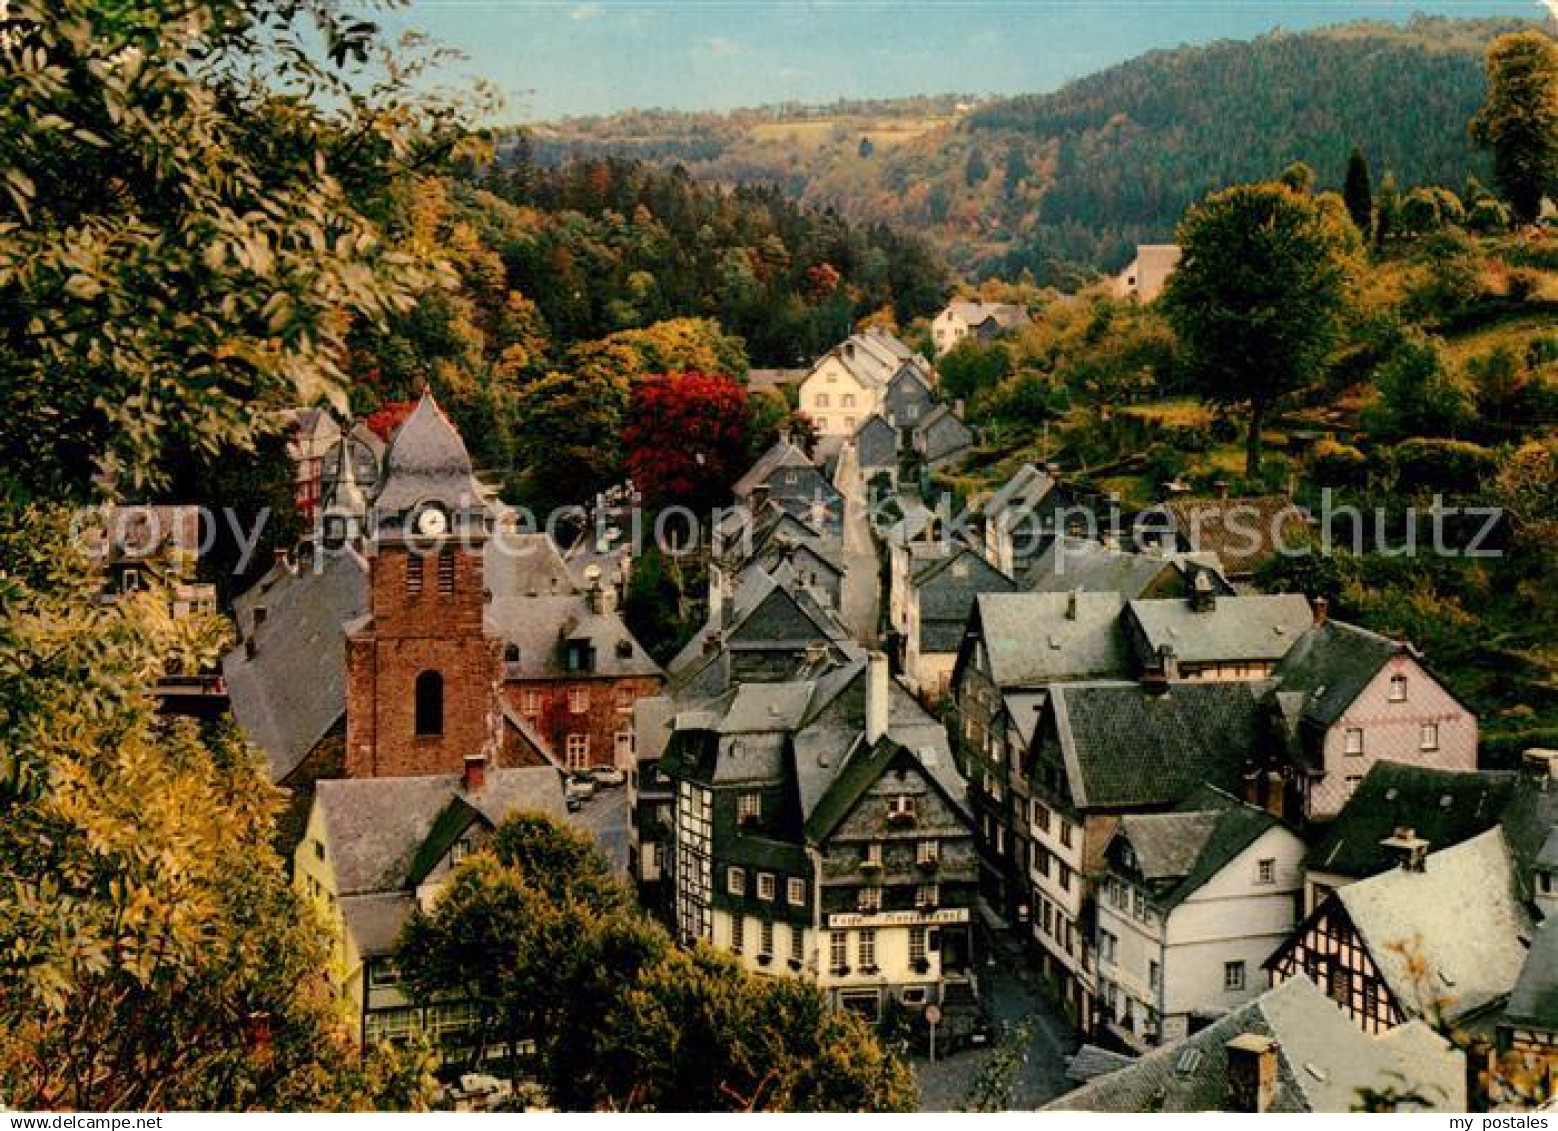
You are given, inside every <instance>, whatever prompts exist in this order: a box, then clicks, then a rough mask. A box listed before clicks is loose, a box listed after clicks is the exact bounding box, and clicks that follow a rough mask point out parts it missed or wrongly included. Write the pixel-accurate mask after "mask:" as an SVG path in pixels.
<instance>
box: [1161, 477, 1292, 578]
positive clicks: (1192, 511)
mask: <svg viewBox="0 0 1558 1131" xmlns="http://www.w3.org/2000/svg"><path fill="white" fill-rule="evenodd" d="M1157 509H1160V510H1162V511H1164V512H1166V513H1167V514H1168V516H1169V517H1170V518H1171V519H1172V520H1173V524H1174V528H1175V530H1177V531H1178V533H1179V536H1180V537H1181V538H1183V539H1184V540H1185V542H1186V543H1187V544H1188V545H1189V546H1190V548H1191V549H1192V550H1200V551H1205V552H1210V553H1214V554H1216V555H1217V557H1218V559H1219V560H1220V561H1221V562H1222V563H1223V568H1224V569H1225V570H1227V572H1228V576H1229V577H1238V576H1242V575H1245V574H1248V573H1250V572H1251V571H1252V570H1254V569H1255V567H1256V566H1258V565H1259V564H1260V563H1262V562H1264V561H1266V560H1267V559H1269V558H1271V557H1273V556H1275V555H1276V554H1277V553H1278V552H1280V550H1281V549H1282V548H1283V547H1284V546H1285V547H1286V548H1288V549H1290V550H1296V549H1298V548H1299V547H1300V546H1302V545H1303V541H1302V539H1303V533H1304V530H1305V528H1306V527H1307V525H1308V518H1307V516H1306V515H1305V513H1304V511H1303V509H1302V508H1301V507H1299V506H1298V504H1297V503H1295V502H1293V500H1292V499H1290V498H1288V497H1287V496H1286V495H1260V496H1255V497H1251V498H1245V499H1191V498H1177V499H1169V500H1168V501H1167V502H1163V503H1160V504H1158V508H1157Z"/></svg>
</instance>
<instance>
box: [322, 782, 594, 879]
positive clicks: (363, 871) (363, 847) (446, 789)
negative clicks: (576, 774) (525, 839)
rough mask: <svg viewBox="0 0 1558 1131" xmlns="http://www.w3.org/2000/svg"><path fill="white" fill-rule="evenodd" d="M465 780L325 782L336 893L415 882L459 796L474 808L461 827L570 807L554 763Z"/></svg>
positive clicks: (556, 813) (563, 813)
mask: <svg viewBox="0 0 1558 1131" xmlns="http://www.w3.org/2000/svg"><path fill="white" fill-rule="evenodd" d="M461 781H462V779H461V775H459V774H438V775H433V776H428V777H393V778H346V779H340V780H325V781H321V782H319V783H318V784H317V787H316V792H315V795H314V804H315V805H317V806H319V808H320V816H321V817H322V819H323V822H324V828H325V836H326V837H327V838H328V846H327V851H328V853H329V859H330V862H331V864H332V866H333V868H334V872H335V880H336V893H337V895H338V896H341V897H346V896H352V895H363V894H374V893H383V892H396V891H403V890H405V889H406V888H408V887H409V886H411V885H412V884H414V883H415V880H413V879H412V871H413V863H414V862H416V860H417V857H418V853H419V851H420V850H421V849H422V847H423V845H424V844H425V843H426V842H427V841H428V839H429V837H430V836H432V834H433V833H434V831H435V827H437V826H438V824H439V819H440V817H442V816H444V814H445V811H446V810H448V809H449V807H450V804H451V802H454V801H456V800H459V801H460V802H461V804H462V805H463V806H465V807H466V809H467V810H468V813H466V818H467V819H466V820H465V822H464V823H463V824H462V825H461V828H462V829H463V828H464V827H467V826H468V825H469V823H470V820H473V819H475V818H476V817H477V815H480V816H481V817H482V818H484V819H485V820H487V821H489V822H491V823H492V824H493V825H497V824H499V823H500V822H501V821H502V820H503V819H504V818H505V817H509V816H512V815H513V814H515V813H542V814H546V815H547V816H551V817H556V818H559V819H566V817H567V814H568V808H567V805H566V804H565V803H564V799H563V783H562V776H561V775H560V774H559V773H558V772H557V771H556V770H555V769H552V768H551V767H549V766H536V767H526V768H522V769H493V768H489V769H488V770H487V772H486V782H485V784H484V785H483V787H482V788H481V789H480V790H478V791H475V792H470V793H467V792H465V791H463V789H462V787H461ZM456 812H464V811H462V810H456ZM447 823H448V819H447V818H446V819H445V824H446V825H447Z"/></svg>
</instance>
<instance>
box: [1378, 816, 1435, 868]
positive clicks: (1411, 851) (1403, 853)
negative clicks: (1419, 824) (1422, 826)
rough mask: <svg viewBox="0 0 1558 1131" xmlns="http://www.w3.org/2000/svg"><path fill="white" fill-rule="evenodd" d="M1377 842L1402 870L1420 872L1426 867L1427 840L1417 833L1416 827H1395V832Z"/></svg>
mask: <svg viewBox="0 0 1558 1131" xmlns="http://www.w3.org/2000/svg"><path fill="white" fill-rule="evenodd" d="M1379 843H1380V847H1381V848H1383V849H1385V850H1386V851H1387V852H1388V853H1389V854H1390V856H1391V858H1392V859H1393V860H1394V861H1395V862H1396V863H1397V864H1398V865H1400V867H1401V870H1402V871H1404V872H1421V871H1423V870H1424V868H1425V867H1426V862H1427V859H1428V842H1427V841H1426V840H1424V839H1423V838H1422V837H1420V836H1418V835H1417V830H1416V829H1410V828H1406V827H1404V826H1401V827H1397V829H1396V831H1395V832H1393V833H1392V834H1391V835H1390V836H1388V837H1386V838H1385V839H1384V840H1382V841H1380V842H1379Z"/></svg>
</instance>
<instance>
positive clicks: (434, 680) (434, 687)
mask: <svg viewBox="0 0 1558 1131" xmlns="http://www.w3.org/2000/svg"><path fill="white" fill-rule="evenodd" d="M415 696H416V717H417V718H416V724H417V734H419V735H422V736H424V737H432V736H434V735H440V734H443V733H444V677H443V676H441V675H439V674H438V673H437V672H423V673H422V674H421V675H419V676H417V682H416V691H415Z"/></svg>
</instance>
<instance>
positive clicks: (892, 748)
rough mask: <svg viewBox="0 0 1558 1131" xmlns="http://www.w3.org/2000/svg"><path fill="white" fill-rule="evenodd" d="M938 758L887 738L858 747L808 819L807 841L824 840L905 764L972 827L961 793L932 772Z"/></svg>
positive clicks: (965, 802)
mask: <svg viewBox="0 0 1558 1131" xmlns="http://www.w3.org/2000/svg"><path fill="white" fill-rule="evenodd" d="M939 757H940V756H939V755H937V754H935V753H929V754H927V755H923V756H922V755H917V754H915V753H914V751H912V750H910V749H909V748H908V747H905V746H902V745H900V744H898V743H897V742H894V741H893V740H892V739H890V738H883V739H881V740H880V741H879V742H877V744H876V745H875V746H873V747H870V748H867V747H865V746H861V747H858V748H857V749H856V750H855V752H854V753H853V754H851V755H850V757H849V759H848V760H847V761H846V762H845V763H844V767H843V769H842V770H841V771H840V772H839V774H838V776H837V777H835V778H834V779H833V783H832V785H830V786H829V787H828V789H827V792H826V793H824V794H823V795H822V797H821V799H820V800H819V801H818V802H817V804H816V806H815V807H814V808H813V809H812V811H811V813H810V814H809V815H808V816H807V818H806V839H807V840H809V841H812V842H813V843H821V842H822V841H825V840H827V839H828V837H830V836H832V835H833V832H834V830H836V829H837V828H838V826H839V825H840V824H841V823H842V822H843V820H844V818H845V817H847V816H849V814H850V813H851V812H853V811H854V808H855V806H856V805H858V804H859V803H860V799H861V798H862V797H864V796H865V794H866V791H867V790H869V789H870V788H871V787H872V786H873V785H875V784H876V783H877V781H878V780H880V778H881V777H882V775H883V774H885V773H886V772H887V771H888V770H889V769H890V768H891V767H893V766H895V765H902V764H903V763H904V762H909V763H912V764H913V766H914V768H915V769H916V770H918V771H919V773H920V774H921V776H923V777H924V779H925V781H926V782H927V784H929V785H930V786H931V787H932V788H933V789H935V790H936V792H937V793H939V794H941V796H942V800H944V801H945V802H946V803H947V804H948V805H950V806H951V807H952V809H953V811H954V812H956V813H959V814H961V815H962V817H963V819H964V821H967V822H969V823H970V824H972V821H973V818H972V817H971V816H970V814H969V812H968V802H967V801H966V799H965V797H964V790H963V789H962V788H956V787H954V788H949V783H948V782H947V781H946V780H944V779H945V778H946V777H947V775H945V774H938V773H937V772H935V769H936V767H935V760H936V759H938V758H939ZM927 759H929V760H930V761H931V765H926V760H927ZM961 785H962V782H961V780H960V779H957V786H958V787H961Z"/></svg>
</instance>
